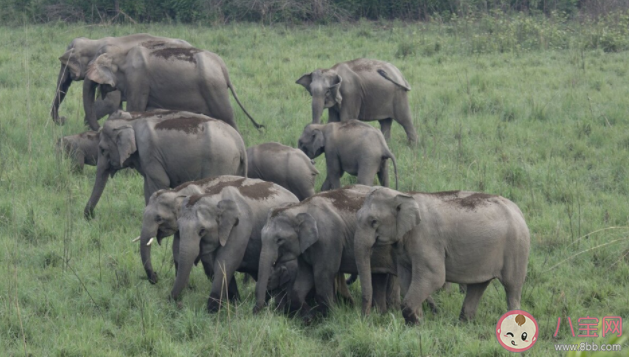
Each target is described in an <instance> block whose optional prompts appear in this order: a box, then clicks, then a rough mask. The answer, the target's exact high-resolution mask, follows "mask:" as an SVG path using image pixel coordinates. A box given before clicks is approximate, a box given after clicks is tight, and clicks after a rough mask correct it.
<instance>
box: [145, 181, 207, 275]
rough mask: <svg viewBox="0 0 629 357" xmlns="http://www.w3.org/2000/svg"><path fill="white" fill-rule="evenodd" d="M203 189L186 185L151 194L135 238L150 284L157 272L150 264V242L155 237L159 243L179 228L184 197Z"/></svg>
mask: <svg viewBox="0 0 629 357" xmlns="http://www.w3.org/2000/svg"><path fill="white" fill-rule="evenodd" d="M201 194H203V190H202V189H201V188H200V187H199V186H197V185H188V186H186V187H185V188H184V189H182V190H180V191H174V190H159V191H157V192H155V193H153V194H152V195H151V197H150V198H149V203H148V204H147V205H146V207H144V216H143V218H142V231H141V233H140V236H139V237H138V238H136V239H139V240H140V256H141V258H142V265H143V266H144V270H145V271H146V275H147V277H148V279H149V281H150V282H151V283H152V284H155V283H157V273H156V272H154V271H153V267H152V265H151V243H153V239H157V243H158V244H161V241H162V239H163V238H164V237H169V236H171V235H173V234H175V233H176V232H177V230H178V229H179V227H178V225H177V218H178V217H179V215H180V212H181V204H182V202H183V200H184V199H186V198H188V197H189V196H192V195H201Z"/></svg>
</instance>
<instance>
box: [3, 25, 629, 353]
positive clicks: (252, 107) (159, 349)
mask: <svg viewBox="0 0 629 357" xmlns="http://www.w3.org/2000/svg"><path fill="white" fill-rule="evenodd" d="M470 26H471V27H470V28H463V27H460V28H452V27H448V26H445V25H439V24H427V25H426V24H403V23H397V22H391V23H368V22H360V23H358V24H355V25H330V26H312V27H299V26H298V27H285V26H277V27H262V26H257V25H228V26H225V27H210V28H208V27H200V26H199V27H197V26H175V25H136V26H122V27H95V26H79V25H72V26H70V25H65V24H62V23H60V24H55V25H46V26H30V25H29V26H24V27H18V28H2V30H1V31H0V103H1V104H0V276H1V277H2V278H1V279H0V355H3V356H5V355H8V356H21V355H32V356H214V355H216V356H227V355H235V356H240V355H255V356H282V355H287V356H311V355H312V356H497V355H507V354H509V352H507V351H506V350H504V349H502V347H501V346H500V345H499V344H498V342H497V341H496V338H495V333H494V328H495V325H496V322H497V320H498V318H499V317H500V316H501V315H502V314H503V313H504V312H506V302H505V295H504V291H503V289H502V287H501V285H500V284H499V283H498V282H497V281H494V282H493V283H492V284H491V286H490V287H489V288H488V289H487V291H486V293H485V295H484V296H483V299H482V300H481V303H480V305H479V309H478V314H477V317H476V319H475V321H473V322H470V323H460V322H459V321H458V315H459V310H460V307H461V303H462V301H463V295H461V294H459V292H458V291H457V289H452V291H442V292H439V293H437V294H435V296H434V297H435V300H436V301H437V303H438V304H439V305H440V307H441V313H440V314H439V315H437V316H434V315H432V314H431V313H430V312H427V313H426V314H425V318H424V320H423V322H422V324H421V325H420V326H419V327H413V328H409V327H406V326H405V325H404V322H403V319H402V316H401V313H400V312H399V311H395V312H392V313H389V314H386V315H379V314H372V315H370V316H368V317H361V314H360V310H359V308H358V307H348V306H341V307H338V308H336V309H335V310H334V311H333V313H332V314H331V316H330V317H329V318H328V319H325V320H323V321H320V322H318V323H315V324H313V325H310V326H304V325H302V324H301V323H300V321H298V320H292V319H288V318H286V317H284V316H282V315H280V314H278V313H274V312H273V311H270V310H269V311H267V312H264V313H262V314H260V315H256V316H253V315H252V312H251V311H252V308H253V305H254V297H253V291H254V286H253V285H252V284H250V285H247V286H244V287H243V289H242V290H241V291H242V292H243V293H242V295H244V301H243V302H241V303H240V304H239V305H237V306H231V307H230V308H229V309H224V310H223V311H221V312H220V313H219V314H216V315H208V314H207V313H206V312H205V302H206V299H207V296H208V294H209V287H210V285H209V283H208V281H207V279H206V278H205V275H204V274H203V272H202V269H200V268H197V269H195V270H194V271H193V275H192V277H191V288H190V289H188V290H186V291H185V292H184V294H183V295H184V297H183V308H182V309H178V308H177V307H176V306H175V305H174V304H173V303H171V302H169V301H168V294H169V292H170V289H171V287H172V282H173V280H174V269H173V267H172V264H171V251H170V247H169V244H170V242H169V241H168V240H167V241H168V242H167V243H166V244H165V245H164V246H162V247H158V248H157V249H155V248H154V249H153V262H154V263H153V264H154V266H155V268H156V270H157V271H158V272H159V273H160V277H161V280H160V282H159V283H158V284H157V285H151V284H149V283H148V281H147V280H146V278H145V274H144V271H143V269H142V266H141V262H140V257H139V254H138V246H137V245H136V244H132V243H130V241H131V239H132V238H134V237H136V236H137V235H138V234H139V231H140V226H141V219H142V208H143V195H142V192H143V191H142V179H141V177H140V176H139V175H137V174H134V173H129V174H119V175H117V176H116V177H115V178H114V179H113V180H110V181H109V184H108V187H107V188H106V190H105V193H104V195H103V198H102V199H101V201H100V203H99V205H98V207H97V209H96V218H95V219H94V220H92V221H89V222H88V221H86V220H84V219H83V207H84V205H85V203H86V202H87V199H88V197H89V194H90V192H91V188H92V184H93V181H94V173H95V169H94V168H92V167H88V168H86V170H85V171H84V173H82V174H75V173H72V172H71V167H70V163H69V162H68V161H67V160H63V159H59V158H57V157H56V155H55V152H54V143H55V141H56V140H57V138H59V137H61V136H63V135H69V134H74V133H78V132H81V131H83V130H84V126H83V109H82V105H81V85H80V84H76V83H75V84H74V85H73V86H72V87H71V88H70V93H69V95H68V97H67V98H66V101H65V102H64V103H63V105H62V106H61V110H60V114H61V115H65V116H66V117H68V120H67V123H66V125H65V126H56V125H55V124H54V123H53V122H52V120H51V119H50V116H49V109H50V104H51V102H52V99H53V96H54V89H55V83H56V79H57V71H58V68H59V62H58V60H57V57H59V56H60V55H61V54H63V52H64V50H65V47H66V46H67V45H68V43H69V42H70V41H71V40H72V39H73V38H75V37H78V36H85V37H89V38H100V37H104V36H112V35H113V36H117V35H124V34H130V33H135V32H150V33H152V34H155V35H162V36H169V37H177V38H182V39H185V40H187V41H189V42H190V43H192V44H194V45H195V46H197V47H199V48H203V49H208V50H211V51H213V52H216V53H218V54H219V55H220V56H222V57H223V59H224V60H225V62H226V63H227V66H228V68H229V70H230V75H231V79H232V82H233V83H234V85H235V88H236V90H237V92H238V94H239V97H240V98H241V100H242V101H243V103H244V105H245V106H246V107H247V109H248V110H249V111H250V112H251V113H252V114H253V115H254V117H255V118H256V120H258V121H260V122H262V123H263V124H265V125H266V126H267V131H266V133H265V134H258V133H257V132H256V131H255V129H254V128H253V127H252V125H251V124H250V123H249V122H248V119H247V118H246V117H245V116H244V114H243V113H242V111H240V109H238V108H237V106H236V105H235V102H233V105H234V109H235V112H236V114H237V121H238V124H239V127H240V129H241V132H242V134H243V138H244V140H245V142H246V144H247V145H248V146H250V145H254V144H258V143H262V142H267V141H279V142H282V143H284V144H288V145H292V146H294V145H296V141H297V138H298V137H299V135H300V133H301V130H302V129H303V127H304V126H305V125H306V124H307V123H308V122H309V120H310V118H311V114H310V97H309V96H308V93H307V92H306V91H305V90H304V89H303V88H302V87H301V86H299V85H297V84H295V83H294V82H295V80H296V79H297V78H299V77H300V76H301V75H302V74H303V73H307V72H310V71H312V70H314V69H315V68H323V67H330V66H332V65H333V64H335V63H337V62H340V61H345V60H349V59H353V58H356V57H370V58H377V59H381V60H386V61H390V62H392V63H394V64H395V65H396V66H398V67H399V68H400V69H401V71H402V73H404V75H405V76H406V79H407V80H408V82H409V83H410V84H411V86H412V88H413V90H412V91H411V92H410V93H409V96H410V104H411V109H412V113H413V117H414V124H415V128H416V129H417V131H418V135H419V138H420V143H419V145H418V147H417V148H411V147H409V146H408V145H407V144H406V137H405V135H404V132H403V130H402V128H401V127H400V126H399V125H397V124H394V125H393V132H392V138H391V142H390V147H391V149H392V151H393V152H394V153H395V155H396V156H397V159H398V165H399V167H400V175H401V176H400V188H401V190H419V191H442V190H454V189H465V190H478V191H483V192H487V193H494V194H500V195H503V196H505V197H507V198H509V199H511V200H513V201H514V202H515V203H517V204H518V205H519V206H520V208H521V209H522V211H523V212H524V214H525V216H526V219H527V222H528V224H529V228H530V231H531V256H530V259H529V267H528V277H527V281H526V284H525V287H524V292H523V296H522V309H523V310H526V311H528V312H530V313H531V314H532V315H533V316H535V317H536V318H537V321H538V323H539V326H540V335H539V341H538V342H537V344H536V345H535V346H534V347H533V348H532V349H531V350H529V351H528V352H526V355H529V356H550V355H559V354H560V353H559V352H555V349H554V346H553V344H554V343H580V342H589V343H594V342H596V343H601V342H602V341H600V340H597V339H593V338H579V337H576V338H573V337H572V336H571V334H570V333H569V327H567V326H566V325H565V321H566V320H567V319H566V318H567V317H571V318H572V321H573V323H574V325H575V331H576V329H578V325H577V319H578V318H580V317H585V316H591V317H597V318H599V319H602V318H603V317H604V316H609V315H617V316H621V317H623V318H625V321H627V320H628V319H629V293H628V292H629V255H628V253H629V240H628V236H629V234H628V233H629V227H628V226H629V203H628V200H629V130H627V127H628V126H629V118H628V116H627V113H629V100H628V99H627V98H629V61H627V53H626V52H624V53H623V52H620V53H606V52H604V51H603V50H601V49H587V50H585V49H584V47H583V46H581V45H580V44H581V43H582V42H581V38H580V37H579V36H580V34H579V31H573V32H571V34H570V35H569V36H566V37H565V38H567V39H568V40H567V41H564V42H563V44H561V45H560V46H555V45H552V43H551V45H550V46H547V45H540V46H528V45H526V43H527V42H524V41H529V40H531V39H518V38H514V39H513V41H510V40H509V39H504V38H502V36H506V35H508V34H506V33H496V34H495V36H493V37H492V36H487V35H483V34H482V33H481V32H475V31H476V30H475V29H476V28H475V27H474V26H475V25H474V24H472V25H470ZM566 31H568V30H566ZM544 43H546V42H544ZM501 44H507V45H506V47H505V46H503V45H501ZM525 45H526V46H525ZM324 161H325V160H324V158H323V157H321V158H319V159H318V160H317V167H318V168H319V170H320V171H321V172H322V175H320V177H319V178H318V180H317V188H318V187H320V185H321V183H322V182H323V179H324V175H325V162H324ZM343 182H344V183H351V182H353V180H352V178H350V177H345V178H344V179H343ZM358 285H359V284H355V285H353V286H352V287H351V291H352V293H353V295H354V297H355V299H356V300H357V301H359V296H360V288H359V286H358ZM559 317H561V318H562V327H561V330H560V334H559V336H558V338H553V334H554V332H555V328H556V325H557V318H559ZM624 330H625V335H626V334H627V333H629V325H628V324H627V323H625V329H624ZM578 333H579V332H577V334H578ZM599 334H600V331H599ZM624 341H625V342H624V345H623V347H624V351H623V352H622V355H624V356H627V355H628V353H629V345H628V344H627V339H626V336H625V339H624ZM607 355H612V354H611V353H610V354H607Z"/></svg>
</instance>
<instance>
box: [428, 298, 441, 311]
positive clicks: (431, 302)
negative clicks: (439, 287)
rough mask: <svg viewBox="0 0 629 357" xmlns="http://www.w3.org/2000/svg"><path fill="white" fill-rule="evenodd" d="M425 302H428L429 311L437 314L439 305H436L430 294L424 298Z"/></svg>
mask: <svg viewBox="0 0 629 357" xmlns="http://www.w3.org/2000/svg"><path fill="white" fill-rule="evenodd" d="M426 302H427V303H428V307H429V308H430V311H432V314H433V315H437V314H438V313H439V307H437V304H436V303H435V300H434V299H433V298H432V296H430V295H429V296H428V297H427V298H426Z"/></svg>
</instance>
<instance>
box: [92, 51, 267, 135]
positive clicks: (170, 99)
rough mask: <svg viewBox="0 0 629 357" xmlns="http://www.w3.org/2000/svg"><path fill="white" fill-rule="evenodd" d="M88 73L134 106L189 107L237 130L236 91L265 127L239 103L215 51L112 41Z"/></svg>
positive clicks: (146, 107)
mask: <svg viewBox="0 0 629 357" xmlns="http://www.w3.org/2000/svg"><path fill="white" fill-rule="evenodd" d="M86 78H88V79H89V80H91V81H92V82H93V83H95V84H98V85H100V86H102V87H104V88H107V89H108V90H109V89H116V90H119V91H120V92H121V93H122V96H123V97H124V98H125V99H126V101H127V110H129V111H145V110H152V109H160V108H161V109H171V110H185V111H190V112H194V113H200V114H205V115H208V116H210V117H212V118H216V119H219V120H222V121H224V122H226V123H227V124H229V125H231V126H232V127H233V128H234V129H236V130H238V127H237V125H236V122H235V120H234V112H233V109H232V106H231V103H230V101H229V91H231V93H232V95H233V96H234V99H236V102H237V103H238V105H239V106H240V108H241V109H242V110H243V112H244V113H245V114H246V115H247V116H248V117H249V119H250V120H251V122H252V123H253V124H254V125H255V127H256V128H258V129H260V128H262V127H263V126H262V125H260V124H258V123H256V121H255V120H254V119H253V118H252V117H251V115H249V113H248V112H247V110H245V108H244V106H243V105H242V103H241V102H240V99H239V98H238V96H237V95H236V92H235V90H234V86H233V84H232V83H231V81H230V79H229V73H228V71H227V66H226V65H225V62H223V59H222V58H221V57H219V56H218V55H217V54H215V53H212V52H210V51H205V50H201V49H197V48H194V47H190V46H176V45H172V44H170V43H164V42H160V41H147V42H142V43H141V44H139V45H137V46H134V47H131V48H126V47H118V46H109V47H108V48H107V51H106V52H104V53H103V54H101V55H100V56H98V57H97V58H96V59H94V61H92V62H91V63H90V65H89V68H88V70H87V75H86ZM94 88H95V85H94V86H92V87H90V88H89V89H90V90H89V91H88V92H87V94H86V95H85V96H84V106H85V108H86V113H88V110H87V108H89V107H90V106H91V105H92V103H93V102H94V95H95V91H94ZM92 119H93V118H92Z"/></svg>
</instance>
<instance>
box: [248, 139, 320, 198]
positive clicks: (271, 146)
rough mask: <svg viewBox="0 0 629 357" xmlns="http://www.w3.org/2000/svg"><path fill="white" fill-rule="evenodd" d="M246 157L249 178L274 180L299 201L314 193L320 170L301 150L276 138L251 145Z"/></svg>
mask: <svg viewBox="0 0 629 357" xmlns="http://www.w3.org/2000/svg"><path fill="white" fill-rule="evenodd" d="M247 160H248V174H247V176H248V177H250V178H257V179H261V180H265V181H270V182H274V183H276V184H278V185H280V186H282V187H284V188H285V189H287V190H289V191H290V192H292V193H294V194H295V196H297V198H299V200H300V201H303V200H304V199H306V198H308V197H310V196H312V195H314V194H315V189H314V182H315V178H316V177H317V175H318V174H319V171H317V169H316V168H315V166H314V164H313V162H312V161H311V160H310V159H309V158H308V157H307V156H306V155H304V153H303V152H301V151H300V150H298V149H295V148H292V147H290V146H286V145H282V144H280V143H275V142H272V143H264V144H260V145H256V146H252V147H250V148H248V149H247Z"/></svg>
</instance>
